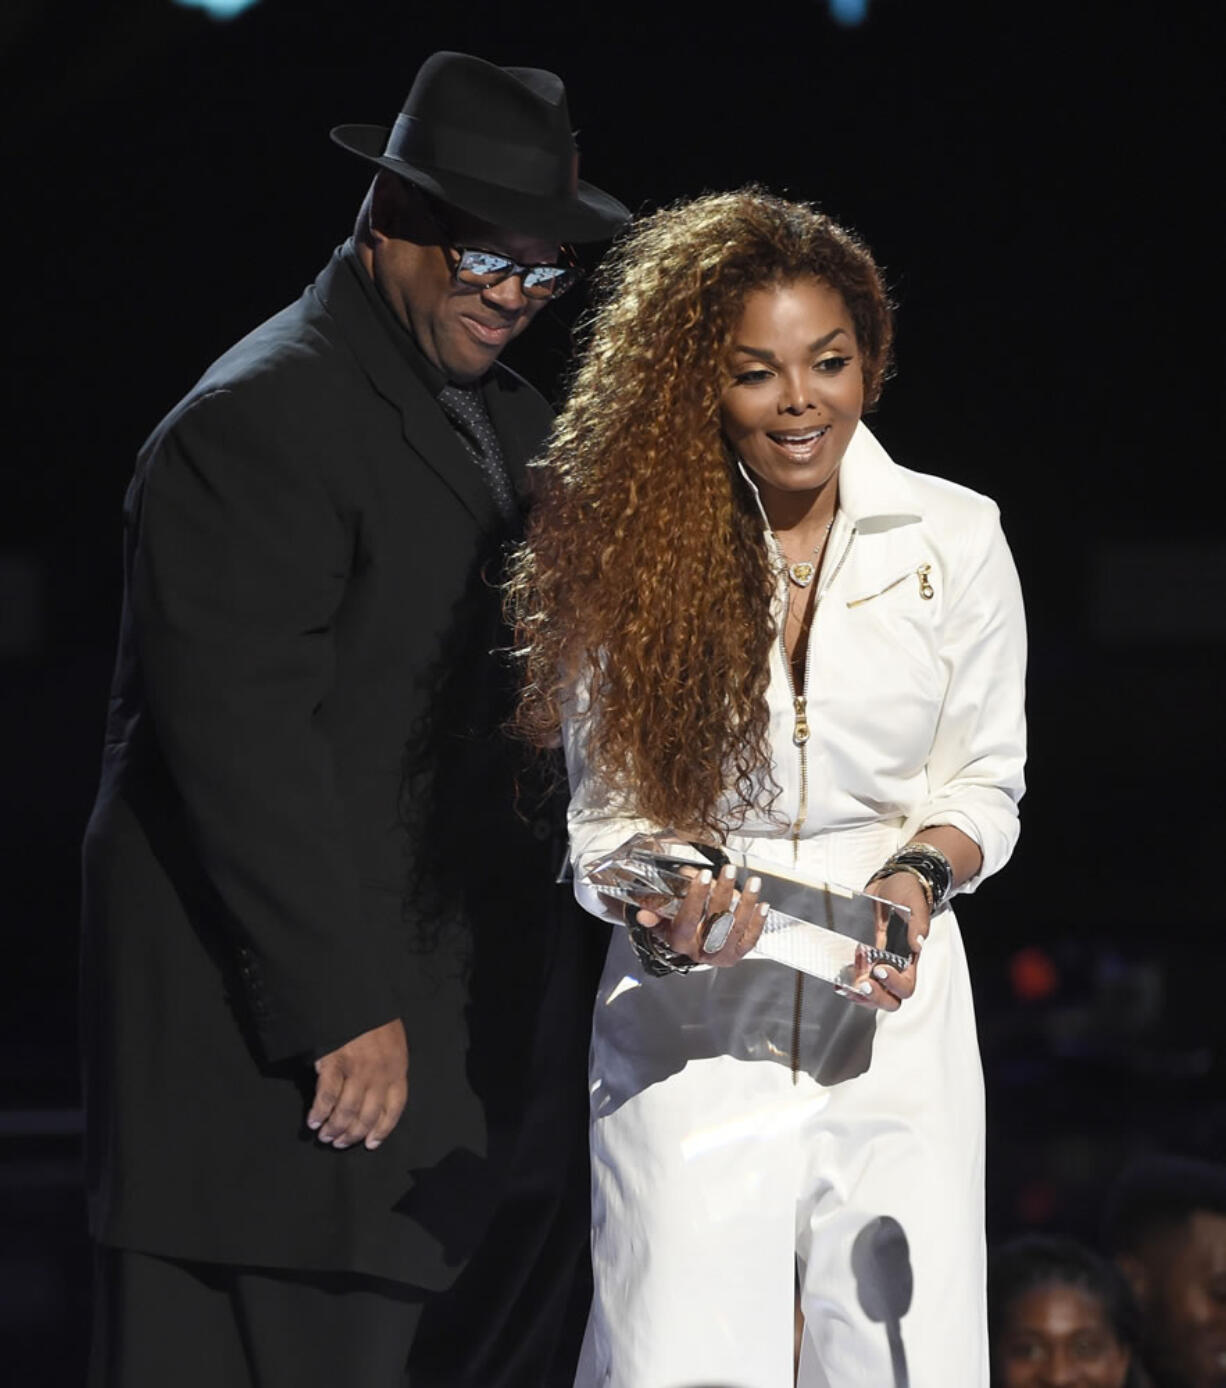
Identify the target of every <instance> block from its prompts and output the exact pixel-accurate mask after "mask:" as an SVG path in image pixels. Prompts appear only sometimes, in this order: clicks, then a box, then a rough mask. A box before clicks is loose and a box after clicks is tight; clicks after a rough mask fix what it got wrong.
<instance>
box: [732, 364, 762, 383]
mask: <svg viewBox="0 0 1226 1388" xmlns="http://www.w3.org/2000/svg"><path fill="white" fill-rule="evenodd" d="M770 374H771V373H770V372H769V371H767V370H765V369H764V368H763V367H760V366H758V367H752V368H751V369H750V370H748V371H738V372H737V373H736V375H735V376H733V378H732V379H733V380H734V381H735V382H736V383H737V384H738V385H753V384H754V383H755V382H756V381H767V380H769V379H770Z"/></svg>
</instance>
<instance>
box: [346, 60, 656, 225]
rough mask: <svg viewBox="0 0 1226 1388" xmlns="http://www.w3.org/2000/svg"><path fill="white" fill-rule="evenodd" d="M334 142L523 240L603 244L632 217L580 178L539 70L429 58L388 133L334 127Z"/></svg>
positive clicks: (555, 100) (553, 87)
mask: <svg viewBox="0 0 1226 1388" xmlns="http://www.w3.org/2000/svg"><path fill="white" fill-rule="evenodd" d="M332 138H333V140H335V141H336V143H337V144H338V145H340V146H341V147H342V148H343V149H347V150H350V151H351V152H352V153H354V154H359V155H361V156H362V158H363V159H368V160H369V161H370V162H371V163H372V164H378V165H379V166H380V167H381V168H384V169H390V170H391V171H392V173H396V174H399V175H400V176H401V177H402V178H407V179H408V180H410V182H412V183H415V184H417V185H418V186H419V187H421V188H424V189H425V190H426V192H428V193H433V194H434V195H435V196H436V197H438V198H441V199H442V200H443V201H444V202H446V203H450V204H451V206H453V207H458V208H460V209H461V210H462V211H464V212H469V213H472V215H473V216H475V217H480V218H481V219H482V220H483V221H487V222H492V223H494V224H495V225H496V226H502V227H506V228H507V229H508V230H510V231H518V232H522V233H523V234H525V235H528V236H540V237H543V238H545V239H548V240H557V241H601V240H603V239H604V238H605V237H608V236H612V235H613V233H614V232H615V231H616V230H617V229H618V228H619V227H620V226H622V225H623V224H624V223H625V222H626V221H627V220H628V219H629V217H630V213H629V211H628V210H627V209H626V208H625V207H623V206H622V204H621V203H620V202H618V201H617V199H616V198H614V197H610V195H609V194H608V193H602V192H601V191H600V189H599V188H594V187H592V185H591V184H590V183H584V182H583V181H582V180H581V179H580V178H579V176H578V170H579V151H578V149H577V148H576V146H575V138H574V135H573V134H572V133H571V128H570V116H569V114H568V112H567V109H566V89H565V88H564V87H563V85H562V80H561V78H559V77H556V76H554V74H553V73H552V72H545V71H544V70H543V69H541V68H533V67H495V66H494V64H493V63H487V62H484V61H483V60H482V59H480V58H473V57H470V56H469V55H468V54H467V53H435V54H433V55H432V56H431V57H429V58H427V59H426V61H425V62H424V63H423V64H422V66H421V70H420V71H419V72H418V74H417V76H416V78H415V79H414V81H413V88H412V90H411V91H410V92H409V95H408V97H407V98H406V99H405V103H404V109H403V110H402V111H401V113H400V115H399V117H398V118H397V120H396V124H395V125H394V126H392V128H391V130H388V129H387V127H386V126H379V125H338V126H337V127H336V129H335V130H333V131H332Z"/></svg>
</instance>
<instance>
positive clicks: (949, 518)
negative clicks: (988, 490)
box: [845, 424, 1000, 530]
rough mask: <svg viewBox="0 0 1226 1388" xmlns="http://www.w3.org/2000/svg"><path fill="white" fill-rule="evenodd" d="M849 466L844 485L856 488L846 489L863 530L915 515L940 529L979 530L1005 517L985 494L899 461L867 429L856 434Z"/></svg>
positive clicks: (916, 517) (861, 427)
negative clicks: (880, 520)
mask: <svg viewBox="0 0 1226 1388" xmlns="http://www.w3.org/2000/svg"><path fill="white" fill-rule="evenodd" d="M846 461H850V462H852V464H853V466H852V468H851V469H849V470H848V471H847V473H846V474H845V482H846V483H848V484H851V485H849V486H847V487H846V490H847V491H848V492H849V493H850V495H849V496H848V500H849V501H851V502H852V503H853V505H854V508H855V510H856V511H857V513H858V514H857V516H856V519H857V521H858V522H860V523H861V525H862V527H863V525H864V524H865V523H868V522H870V520H871V517H872V516H873V515H877V516H880V517H890V518H901V517H902V516H903V515H910V516H912V517H913V518H914V519H915V520H919V521H922V522H924V523H926V524H928V525H931V526H933V527H935V528H937V529H943V528H944V527H945V526H952V527H954V528H955V529H956V530H962V529H964V528H966V527H970V528H972V529H977V528H980V527H982V526H985V525H986V526H990V525H992V524H993V523H994V522H996V520H997V519H998V517H999V515H1000V510H999V508H998V506H997V505H996V502H995V501H993V500H992V498H991V497H990V496H986V495H985V494H984V493H983V492H978V491H975V490H974V489H973V488H972V487H968V486H965V485H964V484H963V483H961V482H955V481H953V480H952V479H951V478H949V477H945V476H940V475H938V474H936V473H931V472H923V471H919V470H918V469H915V468H911V467H906V466H904V465H903V464H902V463H899V462H897V461H895V459H894V458H893V457H892V456H891V455H890V454H889V453H888V452H887V451H886V448H885V446H884V445H883V444H882V442H881V441H880V440H879V439H878V438H877V437H876V436H875V435H874V434H873V433H872V431H871V430H870V429H869V428H868V427H867V426H866V425H864V424H861V425H860V427H859V428H858V429H857V431H856V435H855V438H854V440H853V445H852V447H851V448H850V449H849V450H848V459H847V460H846ZM846 461H845V466H846Z"/></svg>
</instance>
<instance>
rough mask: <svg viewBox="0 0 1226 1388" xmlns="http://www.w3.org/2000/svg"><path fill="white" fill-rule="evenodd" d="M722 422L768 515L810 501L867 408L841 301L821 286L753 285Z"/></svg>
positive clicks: (732, 357)
mask: <svg viewBox="0 0 1226 1388" xmlns="http://www.w3.org/2000/svg"><path fill="white" fill-rule="evenodd" d="M725 368H726V383H725V386H724V390H723V394H722V395H721V397H720V420H721V423H722V425H723V430H724V436H725V437H726V438H727V440H728V443H729V445H730V446H731V448H732V450H733V452H735V453H736V454H737V455H739V457H740V458H741V460H742V462H744V464H745V466H746V467H747V468H748V469H749V471H750V472H751V473H753V475H754V477H755V479H756V480H757V482H758V484H759V487H760V490H761V492H762V499H763V502H764V503H765V505H766V507H767V510H768V511H769V510H770V509H771V503H772V500H775V501H784V500H786V502H787V504H788V507H789V509H794V508H795V503H796V502H797V501H798V500H800V499H801V498H802V497H803V496H806V495H808V496H811V497H812V499H813V500H814V501H816V500H817V498H818V497H819V496H821V495H822V494H823V493H824V492H825V491H826V490H827V488H829V487H830V484H831V483H832V482H834V480H835V479H836V478H837V476H838V469H839V464H840V463H841V462H842V461H843V454H844V453H845V452H846V451H847V445H848V443H849V442H850V441H851V436H852V434H853V433H854V432H855V428H856V424H857V423H858V422H859V419H860V414H861V411H862V410H863V407H864V373H863V371H862V370H861V366H860V354H859V349H858V347H857V344H856V337H855V331H854V329H853V327H852V320H851V314H850V313H848V311H847V305H846V304H845V303H844V302H843V296H842V295H841V294H839V293H838V292H837V291H835V290H834V289H831V288H830V286H829V285H827V284H824V283H822V282H821V281H820V280H811V279H805V280H796V281H795V282H793V283H791V284H779V285H771V286H768V287H766V288H763V289H755V290H754V291H753V292H752V293H750V294H749V295H748V296H747V297H746V299H745V306H744V310H743V312H742V314H741V321H740V323H739V324H738V326H737V328H736V331H735V332H734V333H733V335H732V348H731V350H730V351H729V353H728V358H727V361H726V363H725Z"/></svg>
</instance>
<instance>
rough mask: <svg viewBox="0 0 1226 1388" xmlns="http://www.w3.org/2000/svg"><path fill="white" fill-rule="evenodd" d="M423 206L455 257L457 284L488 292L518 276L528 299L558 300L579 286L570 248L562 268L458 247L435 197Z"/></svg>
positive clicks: (425, 199) (564, 253) (565, 249)
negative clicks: (496, 285)
mask: <svg viewBox="0 0 1226 1388" xmlns="http://www.w3.org/2000/svg"><path fill="white" fill-rule="evenodd" d="M422 204H423V206H424V207H425V209H426V214H427V215H428V216H429V218H430V220H431V221H432V222H433V223H434V225H435V227H436V228H437V229H438V231H439V233H440V235H441V237H442V246H443V250H444V251H449V252H450V253H451V255H452V256H453V257H454V260H453V262H452V266H451V278H452V279H453V280H455V281H456V283H457V284H468V285H471V286H472V287H473V288H474V289H489V288H491V287H492V286H493V285H495V284H501V283H502V282H503V280H508V279H510V278H511V276H512V275H518V276H519V277H520V282H521V283H522V284H523V287H524V294H525V296H526V297H527V298H529V299H556V298H558V297H559V295H562V294H565V293H566V291H567V290H568V289H570V288H572V287H573V286H574V285H576V284H578V282H579V280H580V279H581V278H582V275H583V271H582V269H581V268H580V267H579V266H578V265H577V264H576V263H575V257H574V252H573V251H572V250H571V249H570V247H569V246H563V247H562V256H563V263H562V264H561V265H521V264H520V262H519V261H518V260H512V259H511V257H510V256H509V255H500V254H499V253H498V252H497V251H485V250H480V249H479V248H478V247H476V246H457V245H456V243H455V242H454V241H453V240H452V235H451V229H450V228H449V227H448V225H447V221H446V218H445V216H444V214H443V211H442V209H441V208H440V207H438V206H437V205H436V204H435V200H434V199H433V198H430V197H427V196H425V195H424V194H423V196H422Z"/></svg>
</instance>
